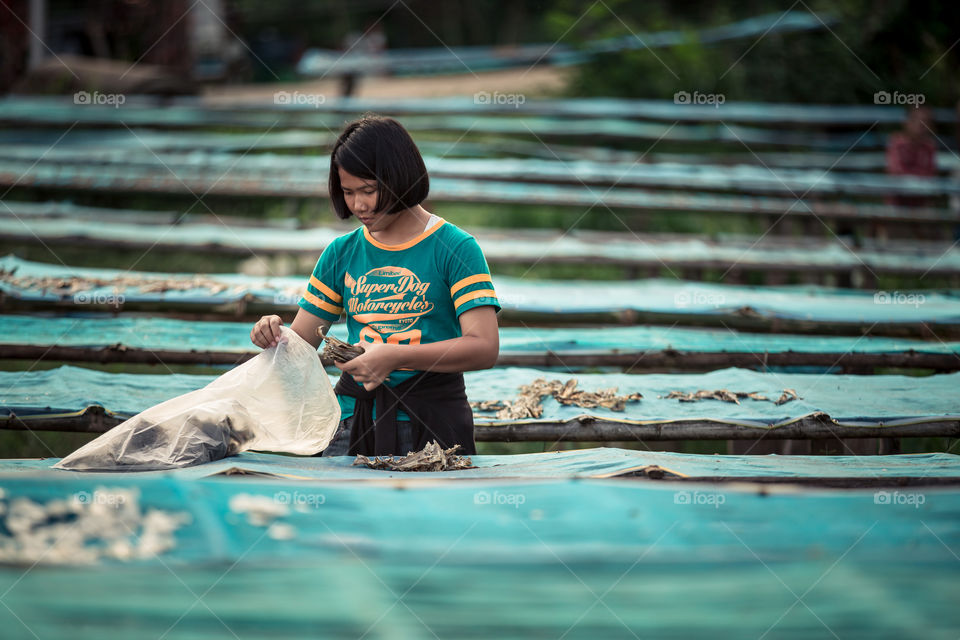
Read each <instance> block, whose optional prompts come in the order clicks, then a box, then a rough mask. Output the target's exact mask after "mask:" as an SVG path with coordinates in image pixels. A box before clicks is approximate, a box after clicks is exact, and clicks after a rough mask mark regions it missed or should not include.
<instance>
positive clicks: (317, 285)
mask: <svg viewBox="0 0 960 640" xmlns="http://www.w3.org/2000/svg"><path fill="white" fill-rule="evenodd" d="M310 284H312V285H313V288H314V289H316V290H317V291H319V292H320V293H322V294H323V295H325V296H327V297H328V298H330V299H331V300H333V301H334V302H343V296H341V295H339V294H338V293H337V292H336V291H334V290H333V289H331V288H330V287H328V286H327V285H325V284H323V283H322V282H320V281H319V280H318V279H317V277H316V276H313V275H311V276H310Z"/></svg>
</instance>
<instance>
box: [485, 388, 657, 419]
mask: <svg viewBox="0 0 960 640" xmlns="http://www.w3.org/2000/svg"><path fill="white" fill-rule="evenodd" d="M544 396H553V398H554V399H555V400H556V401H557V402H559V403H560V404H562V405H568V406H569V405H573V406H577V407H584V408H587V409H592V408H595V407H602V408H604V409H610V410H611V411H623V410H624V409H625V408H626V405H627V403H628V402H635V401H637V400H640V399H641V398H643V395H641V394H639V393H631V394H629V395H625V396H618V395H617V388H616V387H612V388H610V389H598V390H597V391H583V390H578V389H577V380H576V378H571V379H570V380H567V381H566V382H561V381H560V380H545V379H544V378H537V379H536V380H534V381H533V382H531V383H530V384H526V385H523V386H522V387H520V394H519V395H518V396H517V399H516V400H512V401H511V400H505V401H503V402H496V401H489V400H487V401H484V402H471V403H470V406H471V407H472V408H473V409H474V410H475V411H496V412H497V417H498V418H500V419H502V420H519V419H523V418H539V417H540V416H542V415H543V405H542V404H541V401H542V399H543V397H544Z"/></svg>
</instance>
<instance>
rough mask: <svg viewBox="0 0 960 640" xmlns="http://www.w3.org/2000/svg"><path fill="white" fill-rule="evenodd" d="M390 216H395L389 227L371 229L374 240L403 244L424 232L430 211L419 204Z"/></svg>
mask: <svg viewBox="0 0 960 640" xmlns="http://www.w3.org/2000/svg"><path fill="white" fill-rule="evenodd" d="M389 218H393V220H392V221H391V223H390V225H389V226H388V227H387V228H385V229H381V230H379V231H371V232H370V235H371V236H373V239H374V240H376V241H377V242H381V243H383V244H391V245H392V244H403V243H405V242H409V241H410V240H413V239H414V238H416V237H417V236H419V235H420V234H421V233H423V229H424V227H425V226H426V225H427V221H428V220H429V219H430V212H429V211H427V210H426V209H424V208H423V207H422V206H420V205H417V206H415V207H411V208H409V209H405V210H403V211H401V212H399V213H395V214H393V215H391V216H389Z"/></svg>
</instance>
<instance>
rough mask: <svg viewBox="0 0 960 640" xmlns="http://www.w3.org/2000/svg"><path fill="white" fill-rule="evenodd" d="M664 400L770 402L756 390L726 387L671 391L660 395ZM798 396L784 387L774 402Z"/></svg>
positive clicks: (738, 402)
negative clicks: (734, 389)
mask: <svg viewBox="0 0 960 640" xmlns="http://www.w3.org/2000/svg"><path fill="white" fill-rule="evenodd" d="M660 398H662V399H664V400H679V401H680V402H699V401H700V400H720V401H722V402H730V403H733V404H740V398H750V399H751V400H758V401H763V402H772V401H771V400H770V398H768V397H767V396H765V395H762V394H760V393H759V392H757V391H751V392H749V393H748V392H746V391H729V390H727V389H716V390H714V391H710V390H707V389H700V390H698V391H671V392H670V393H668V394H667V395H665V396H660ZM799 399H800V396H799V395H797V392H796V391H794V390H793V389H784V390H783V394H782V395H781V396H780V399H779V400H777V401H776V402H775V403H774V404H786V403H787V402H790V401H791V400H799Z"/></svg>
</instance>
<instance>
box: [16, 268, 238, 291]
mask: <svg viewBox="0 0 960 640" xmlns="http://www.w3.org/2000/svg"><path fill="white" fill-rule="evenodd" d="M14 271H15V269H14V270H10V271H5V270H0V280H2V281H3V282H6V283H9V284H11V285H13V286H15V287H18V288H21V289H32V290H38V291H41V292H43V293H46V292H48V291H50V292H51V293H54V294H57V295H61V296H72V295H74V294H76V293H79V292H81V291H89V290H90V289H97V288H100V287H113V290H114V291H115V292H120V291H123V290H125V289H126V288H127V287H136V288H139V290H140V292H141V293H163V292H165V291H185V290H189V289H207V290H209V291H210V293H220V292H222V291H227V290H229V291H230V292H231V293H241V292H242V291H243V287H239V286H234V287H232V288H231V287H230V285H228V284H226V283H224V282H220V281H217V280H213V279H212V278H208V277H206V276H200V275H194V276H185V277H182V278H143V277H140V276H133V275H124V276H116V277H113V278H86V277H81V276H70V277H68V278H63V277H51V276H44V277H33V276H24V277H17V276H16V275H14Z"/></svg>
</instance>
